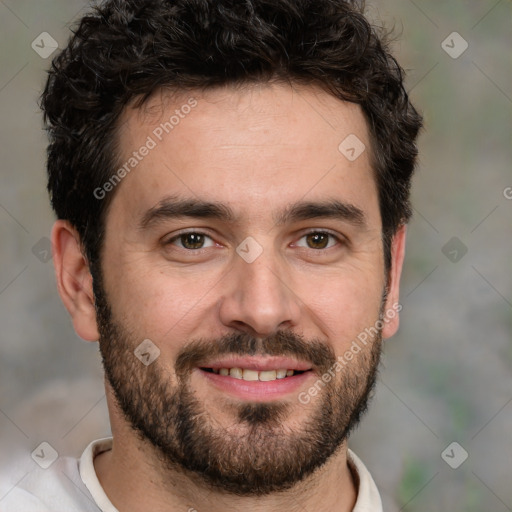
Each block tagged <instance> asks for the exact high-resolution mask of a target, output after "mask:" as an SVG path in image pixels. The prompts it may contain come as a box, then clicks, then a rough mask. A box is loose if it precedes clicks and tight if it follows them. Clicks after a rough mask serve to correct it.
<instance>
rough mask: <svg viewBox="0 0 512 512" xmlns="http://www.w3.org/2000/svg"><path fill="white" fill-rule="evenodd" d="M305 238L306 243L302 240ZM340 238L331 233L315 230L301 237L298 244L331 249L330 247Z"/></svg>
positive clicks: (312, 247)
mask: <svg viewBox="0 0 512 512" xmlns="http://www.w3.org/2000/svg"><path fill="white" fill-rule="evenodd" d="M302 240H304V241H305V244H304V243H301V241H302ZM337 242H338V239H337V238H336V237H335V236H334V235H331V233H326V232H324V231H314V232H312V233H308V234H307V235H304V236H303V237H301V238H300V240H299V242H298V243H297V244H296V245H298V246H299V247H307V248H308V249H317V250H319V249H329V248H330V247H332V246H334V245H336V243H337Z"/></svg>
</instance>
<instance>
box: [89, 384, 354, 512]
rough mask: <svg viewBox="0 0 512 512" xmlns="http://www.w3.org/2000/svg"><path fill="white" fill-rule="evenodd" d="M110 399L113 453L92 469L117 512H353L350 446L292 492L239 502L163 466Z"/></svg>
mask: <svg viewBox="0 0 512 512" xmlns="http://www.w3.org/2000/svg"><path fill="white" fill-rule="evenodd" d="M107 397H108V398H109V399H110V400H108V402H109V410H110V420H111V425H112V432H113V437H114V441H113V445H112V450H110V451H107V452H104V453H102V454H100V455H98V456H97V457H96V458H95V459H94V468H95V471H96V474H97V476H98V479H99V481H100V484H101V486H102V487H103V489H104V491H105V493H106V494H107V496H108V497H109V499H110V501H111V502H112V504H113V505H114V506H115V507H116V508H117V509H118V510H119V512H142V511H146V510H152V511H154V512H168V511H176V510H183V511H188V512H203V511H208V512H221V511H222V512H235V511H240V510H251V511H254V512H270V511H275V510H287V511H289V512H295V511H297V512H299V511H304V510H322V512H350V511H352V509H353V507H354V504H355V502H356V498H357V485H356V483H355V481H354V477H353V475H352V472H351V470H350V467H349V465H348V462H347V445H346V443H343V444H342V445H341V446H340V448H339V449H338V450H337V452H336V453H335V454H333V456H332V457H331V458H330V459H329V460H328V461H327V462H326V463H325V464H324V465H323V466H322V467H321V468H319V469H318V470H317V471H316V472H314V473H313V474H312V475H311V476H309V477H308V478H307V479H305V480H303V481H301V482H298V483H297V484H296V485H295V486H294V487H292V488H291V489H288V490H286V491H282V492H279V493H273V494H269V495H265V496H236V495H233V494H229V493H227V492H225V491H223V490H215V489H213V490H212V488H211V487H209V486H207V485H205V484H204V482H203V481H202V480H201V479H200V478H199V477H198V476H197V475H194V474H190V473H187V472H185V471H180V470H178V469H177V470H172V469H170V468H169V467H168V466H167V465H165V464H163V463H162V461H161V458H160V457H159V453H158V452H157V450H156V449H155V448H154V447H153V446H152V445H151V444H150V443H149V442H148V441H145V440H141V439H140V438H139V436H138V435H137V434H136V432H135V431H134V430H133V429H132V427H131V426H130V425H129V424H128V423H127V422H126V420H125V419H124V416H123V415H122V413H121V411H119V409H118V408H117V406H116V405H115V404H114V403H113V402H114V401H113V400H112V396H109V394H108V393H107Z"/></svg>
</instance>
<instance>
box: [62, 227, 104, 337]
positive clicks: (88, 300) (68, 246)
mask: <svg viewBox="0 0 512 512" xmlns="http://www.w3.org/2000/svg"><path fill="white" fill-rule="evenodd" d="M52 249H53V264H54V266H55V276H56V279H57V288H58V290H59V294H60V298H61V299H62V302H63V303H64V306H65V307H66V309H67V310H68V312H69V314H70V315H71V319H72V321H73V327H74V328H75V331H76V333H77V334H78V336H80V338H82V339H84V340H87V341H97V340H98V339H99V333H98V328H97V324H96V309H95V307H94V294H93V289H92V275H91V273H90V271H89V264H88V263H87V260H86V258H85V256H84V255H83V254H82V250H81V244H80V236H79V235H78V232H77V231H76V229H75V228H74V227H73V226H72V225H71V224H70V223H69V222H68V221H66V220H58V221H57V222H55V224H54V226H53V229H52Z"/></svg>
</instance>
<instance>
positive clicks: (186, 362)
mask: <svg viewBox="0 0 512 512" xmlns="http://www.w3.org/2000/svg"><path fill="white" fill-rule="evenodd" d="M227 355H236V356H255V355H258V356H290V357H293V358H294V359H297V360H299V361H305V362H307V363H308V364H311V365H312V368H313V370H315V371H317V372H320V373H325V372H326V371H327V370H328V369H329V368H331V367H332V366H333V365H334V364H335V362H336V356H335V354H334V350H333V349H332V347H331V346H329V345H327V344H326V343H324V342H322V341H321V340H318V339H313V340H310V341H306V340H304V338H303V337H302V336H300V335H298V334H295V333H293V332H291V331H277V332H276V333H275V334H272V335H270V336H267V337H264V338H256V337H254V336H251V335H250V334H247V333H232V334H227V335H225V336H222V337H221V338H217V339H198V340H194V341H191V342H190V343H188V344H187V345H186V346H185V347H183V348H182V349H181V350H180V352H179V354H178V356H177V358H176V366H175V369H176V374H177V375H178V376H181V377H184V376H185V375H186V374H187V373H188V372H190V371H191V370H193V369H194V368H197V367H198V366H205V365H206V364H207V363H208V361H211V360H212V359H213V358H217V357H219V356H227Z"/></svg>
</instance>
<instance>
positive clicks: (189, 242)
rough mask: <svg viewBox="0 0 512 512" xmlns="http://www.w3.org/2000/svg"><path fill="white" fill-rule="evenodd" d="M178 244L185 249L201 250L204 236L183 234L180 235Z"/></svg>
mask: <svg viewBox="0 0 512 512" xmlns="http://www.w3.org/2000/svg"><path fill="white" fill-rule="evenodd" d="M180 242H181V245H182V246H183V247H184V248H185V249H201V248H202V247H203V245H204V235H201V234H200V233H185V234H184V235H180Z"/></svg>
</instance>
